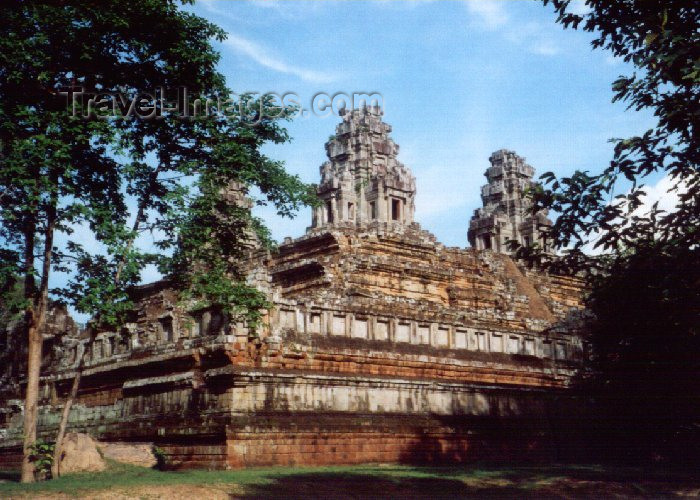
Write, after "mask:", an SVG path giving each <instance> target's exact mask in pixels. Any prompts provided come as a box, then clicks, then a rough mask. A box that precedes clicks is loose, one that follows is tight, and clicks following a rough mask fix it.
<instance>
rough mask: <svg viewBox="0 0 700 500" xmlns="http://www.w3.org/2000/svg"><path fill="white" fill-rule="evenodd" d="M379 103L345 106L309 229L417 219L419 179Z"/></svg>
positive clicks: (323, 168) (331, 140) (407, 222)
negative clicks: (403, 159) (405, 162)
mask: <svg viewBox="0 0 700 500" xmlns="http://www.w3.org/2000/svg"><path fill="white" fill-rule="evenodd" d="M382 115H383V112H382V111H381V109H380V108H379V107H362V108H360V109H355V110H352V111H347V110H341V116H342V117H343V121H342V122H341V123H339V124H338V126H337V127H336V132H335V135H332V136H331V137H330V138H329V139H328V142H327V143H326V154H327V155H328V161H327V162H325V163H323V165H321V168H320V170H321V183H320V185H319V187H318V197H319V198H320V200H321V205H320V206H318V207H316V209H315V210H314V212H313V220H312V223H311V228H310V229H316V228H328V227H343V226H358V227H359V226H366V225H369V224H373V223H378V224H386V225H410V224H411V223H412V222H413V214H414V210H415V196H416V179H415V177H413V174H411V171H410V170H409V169H408V168H406V167H405V166H404V165H403V164H402V163H401V162H399V161H398V160H397V158H396V156H397V155H398V152H399V146H398V145H397V144H396V143H394V141H393V140H392V139H391V136H390V135H389V133H390V132H391V125H388V124H386V123H384V122H383V121H382Z"/></svg>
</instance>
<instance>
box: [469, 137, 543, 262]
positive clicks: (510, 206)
mask: <svg viewBox="0 0 700 500" xmlns="http://www.w3.org/2000/svg"><path fill="white" fill-rule="evenodd" d="M489 161H490V162H491V167H490V168H489V169H487V170H486V174H485V175H486V179H487V181H488V184H486V185H485V186H482V188H481V199H482V201H483V204H484V207H483V208H479V209H477V210H475V211H474V215H473V216H472V218H471V221H470V222H469V233H468V237H469V244H470V245H471V246H473V247H475V248H477V249H478V250H495V251H497V252H501V253H510V252H509V250H508V246H507V242H508V240H516V241H518V243H520V244H521V245H523V246H529V245H531V244H532V243H538V244H539V245H541V246H544V248H545V250H546V251H549V246H548V244H547V242H546V241H544V239H543V236H542V233H541V230H542V229H543V227H544V226H550V225H551V224H552V221H551V220H549V219H548V218H547V214H546V212H541V213H539V214H537V215H536V216H534V217H533V216H532V215H531V214H529V213H528V209H529V207H530V202H529V201H528V199H527V198H526V197H525V196H524V192H525V190H526V189H527V188H529V187H531V186H534V185H535V182H534V181H533V180H532V177H533V176H534V175H535V169H533V168H532V167H531V166H530V165H528V164H527V163H525V158H523V157H521V156H518V155H517V154H515V152H513V151H509V150H507V149H500V150H498V151H496V152H495V153H493V154H492V155H491V157H490V158H489Z"/></svg>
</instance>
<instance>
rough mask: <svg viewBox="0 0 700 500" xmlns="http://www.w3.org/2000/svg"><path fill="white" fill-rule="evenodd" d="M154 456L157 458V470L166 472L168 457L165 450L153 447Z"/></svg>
mask: <svg viewBox="0 0 700 500" xmlns="http://www.w3.org/2000/svg"><path fill="white" fill-rule="evenodd" d="M153 456H154V457H156V466H155V467H156V469H158V470H165V466H166V465H167V459H168V455H167V454H166V453H165V450H164V449H163V448H159V447H158V446H155V445H153Z"/></svg>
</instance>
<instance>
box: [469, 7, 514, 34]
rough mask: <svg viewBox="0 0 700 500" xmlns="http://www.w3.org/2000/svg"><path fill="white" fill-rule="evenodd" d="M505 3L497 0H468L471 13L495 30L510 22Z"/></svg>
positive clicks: (487, 26)
mask: <svg viewBox="0 0 700 500" xmlns="http://www.w3.org/2000/svg"><path fill="white" fill-rule="evenodd" d="M503 5H504V3H503V2H499V1H497V0H468V1H467V2H466V6H467V10H468V11H469V13H470V14H472V15H473V16H475V17H476V18H477V19H478V20H479V21H480V22H481V25H482V26H483V27H485V28H487V29H489V30H495V29H498V28H500V27H502V26H505V25H506V24H508V20H509V19H508V13H507V12H506V10H505V8H504V7H503Z"/></svg>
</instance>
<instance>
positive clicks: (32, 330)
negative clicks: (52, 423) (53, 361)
mask: <svg viewBox="0 0 700 500" xmlns="http://www.w3.org/2000/svg"><path fill="white" fill-rule="evenodd" d="M52 180H53V181H54V185H56V183H57V181H58V178H57V176H56V175H55V174H53V175H52ZM57 201H58V200H57V195H56V192H54V194H52V196H51V200H50V201H49V204H48V206H47V209H46V226H45V227H44V251H43V255H42V257H43V263H42V270H41V283H40V285H39V290H38V294H37V293H35V290H34V289H35V285H34V236H35V235H34V232H35V230H36V225H35V224H30V225H29V226H28V228H27V231H26V232H25V252H24V261H25V297H26V298H28V299H30V300H31V301H32V302H31V305H30V306H29V309H28V311H27V315H26V316H27V322H26V323H27V340H28V344H27V389H26V393H25V400H24V446H23V457H22V482H23V483H31V482H34V481H35V479H36V477H35V467H34V464H33V463H32V461H31V460H30V456H31V453H32V446H33V445H34V444H35V443H36V430H37V417H38V415H39V377H40V375H41V355H42V348H43V337H42V335H43V330H44V325H45V323H46V310H47V305H48V297H49V275H50V273H51V256H52V253H53V236H54V229H55V226H56V204H57Z"/></svg>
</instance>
